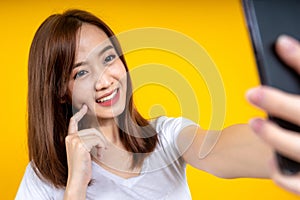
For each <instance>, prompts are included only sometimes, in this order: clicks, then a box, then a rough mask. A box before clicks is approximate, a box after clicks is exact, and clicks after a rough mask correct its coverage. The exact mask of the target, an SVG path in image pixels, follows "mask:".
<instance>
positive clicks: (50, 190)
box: [15, 162, 62, 200]
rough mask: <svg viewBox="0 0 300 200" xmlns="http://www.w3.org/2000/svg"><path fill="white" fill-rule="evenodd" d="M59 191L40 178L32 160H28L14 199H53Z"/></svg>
mask: <svg viewBox="0 0 300 200" xmlns="http://www.w3.org/2000/svg"><path fill="white" fill-rule="evenodd" d="M59 191H60V190H59V189H57V188H55V187H54V186H53V185H51V184H50V183H48V182H45V181H44V180H42V179H40V178H39V176H38V175H37V174H36V172H35V170H34V166H33V164H32V162H29V164H28V165H27V167H26V170H25V173H24V176H23V178H22V181H21V184H20V186H19V189H18V192H17V195H16V198H15V199H16V200H21V199H33V200H34V199H41V200H42V199H55V198H56V195H57V194H58V193H59ZM61 192H62V191H61Z"/></svg>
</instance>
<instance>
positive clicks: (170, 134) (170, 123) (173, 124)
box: [151, 116, 198, 147]
mask: <svg viewBox="0 0 300 200" xmlns="http://www.w3.org/2000/svg"><path fill="white" fill-rule="evenodd" d="M151 124H152V126H153V127H154V128H155V130H156V132H157V135H158V138H159V141H160V142H162V143H167V144H171V145H173V146H174V147H177V144H176V143H177V142H176V141H177V137H178V135H179V134H180V133H181V131H182V130H183V129H184V128H186V127H188V126H198V125H197V124H196V123H195V122H193V121H191V120H189V119H187V118H184V117H166V116H161V117H158V118H156V119H154V120H152V121H151Z"/></svg>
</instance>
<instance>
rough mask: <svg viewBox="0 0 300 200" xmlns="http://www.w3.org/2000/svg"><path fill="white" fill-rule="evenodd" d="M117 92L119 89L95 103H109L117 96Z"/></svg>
mask: <svg viewBox="0 0 300 200" xmlns="http://www.w3.org/2000/svg"><path fill="white" fill-rule="evenodd" d="M118 91H119V89H115V90H114V91H113V93H111V94H110V95H108V96H106V97H103V98H99V99H97V100H96V102H97V103H104V102H107V101H110V100H112V99H113V98H114V97H115V96H116V95H117V94H118Z"/></svg>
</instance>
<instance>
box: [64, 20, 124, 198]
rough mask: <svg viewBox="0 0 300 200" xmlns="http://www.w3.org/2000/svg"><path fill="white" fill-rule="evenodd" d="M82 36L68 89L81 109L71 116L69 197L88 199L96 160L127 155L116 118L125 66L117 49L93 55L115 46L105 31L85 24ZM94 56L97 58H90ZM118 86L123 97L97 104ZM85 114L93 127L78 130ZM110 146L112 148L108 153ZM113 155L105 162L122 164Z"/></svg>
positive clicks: (122, 88)
mask: <svg viewBox="0 0 300 200" xmlns="http://www.w3.org/2000/svg"><path fill="white" fill-rule="evenodd" d="M78 35H79V42H78V49H77V51H76V58H75V63H76V64H75V65H76V66H77V67H75V68H74V69H73V71H72V73H71V78H70V82H69V85H68V89H69V93H70V94H71V99H72V104H73V106H74V107H76V108H78V109H79V111H78V112H77V113H76V114H75V115H74V116H73V117H72V118H71V119H70V125H69V131H68V136H67V137H66V150H67V159H68V168H69V174H68V181H67V187H66V192H65V199H85V195H86V189H87V186H88V183H89V181H90V180H91V173H92V168H91V163H92V160H93V159H94V160H95V161H99V160H100V159H101V160H103V157H105V156H104V155H105V154H110V155H123V156H124V153H123V154H122V152H120V149H122V148H123V147H122V146H121V142H120V140H119V137H118V128H117V124H116V121H115V117H116V116H118V115H119V114H120V113H121V112H122V111H123V110H124V108H125V99H126V70H125V67H124V65H123V63H122V62H121V60H120V59H119V58H118V57H117V56H116V52H115V50H114V48H111V49H109V50H107V51H105V52H104V53H103V54H102V55H101V56H100V57H99V56H98V55H97V56H98V57H96V58H94V57H93V56H94V55H91V54H90V52H93V50H95V49H96V50H97V48H100V49H103V48H104V47H106V46H112V44H111V43H110V42H109V40H108V37H107V35H106V34H105V33H104V32H103V31H102V30H100V29H98V28H96V27H95V26H92V25H89V24H83V25H82V27H81V29H80V32H79V33H78ZM90 57H92V58H93V59H90V60H89V58H90ZM99 59H100V62H99ZM95 60H96V61H97V62H95ZM106 61H108V62H106ZM78 63H84V64H81V65H79V64H78ZM103 63H106V64H103ZM74 77H75V78H74ZM116 88H119V93H120V98H119V99H118V101H117V102H116V103H115V104H113V105H112V106H101V105H99V104H97V103H96V99H97V98H99V97H102V96H106V95H107V94H110V93H111V92H112V91H113V90H115V89H116ZM83 117H85V122H87V123H88V127H93V128H88V129H84V130H81V131H78V122H79V121H80V120H82V119H83ZM113 147H118V148H113ZM106 149H108V150H107V152H105V153H104V151H105V150H106ZM91 153H93V157H92V156H91ZM127 156H129V155H127ZM106 157H107V156H106ZM109 158H110V160H107V161H106V160H105V158H104V162H106V163H115V164H118V162H116V160H119V157H118V156H111V157H109ZM99 165H101V163H99ZM121 166H122V165H121Z"/></svg>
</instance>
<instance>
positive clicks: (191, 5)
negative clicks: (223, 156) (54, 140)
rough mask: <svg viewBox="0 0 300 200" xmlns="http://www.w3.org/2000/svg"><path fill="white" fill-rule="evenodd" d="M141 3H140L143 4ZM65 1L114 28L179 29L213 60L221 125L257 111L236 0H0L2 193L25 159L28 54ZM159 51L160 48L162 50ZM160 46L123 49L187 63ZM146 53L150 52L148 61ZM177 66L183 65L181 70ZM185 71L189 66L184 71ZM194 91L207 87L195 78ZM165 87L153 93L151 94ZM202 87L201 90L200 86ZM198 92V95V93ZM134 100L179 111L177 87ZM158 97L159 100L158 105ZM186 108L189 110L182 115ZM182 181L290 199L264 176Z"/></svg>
mask: <svg viewBox="0 0 300 200" xmlns="http://www.w3.org/2000/svg"><path fill="white" fill-rule="evenodd" d="M141 2H143V3H141ZM68 8H81V9H87V10H89V11H91V12H93V13H95V14H96V15H98V16H99V17H101V18H102V19H103V20H104V21H106V22H107V23H108V25H110V26H111V28H112V29H113V30H114V31H115V32H116V33H120V32H123V31H126V30H131V29H134V28H142V27H149V26H150V27H163V28H168V29H172V30H176V31H179V32H181V33H182V34H185V35H187V36H189V37H191V38H193V39H194V40H195V41H197V42H198V43H199V44H201V46H202V47H203V48H204V49H205V50H206V51H207V52H208V54H209V55H210V57H211V59H212V60H213V61H214V63H215V65H216V66H217V68H218V70H219V72H220V74H221V76H222V79H223V83H224V86H225V90H226V111H227V112H226V116H225V122H224V126H228V125H231V124H234V123H246V122H247V121H248V119H249V118H251V117H253V116H257V115H260V116H263V113H262V112H260V111H258V110H256V109H254V108H253V107H251V106H250V105H249V104H248V103H247V102H246V101H245V98H244V94H245V91H246V90H247V89H248V88H250V87H252V86H255V85H257V84H258V78H257V74H256V68H255V63H254V58H253V55H252V51H251V47H250V42H249V38H248V34H247V31H246V26H245V23H244V19H243V13H242V9H241V5H240V2H239V0H211V1H206V0H199V1H196V0H194V1H192V0H185V1H176V0H174V1H167V0H151V1H138V0H135V1H121V0H120V1H116V0H115V1H113V0H112V1H108V0H106V1H101V0H81V1H79V0H65V1H60V0H44V1H41V0H39V1H37V0H27V1H21V0H19V1H17V0H10V1H2V2H1V3H0V10H1V12H0V27H1V32H0V36H1V37H0V48H1V50H0V51H1V53H0V61H1V76H0V91H1V120H0V127H1V131H0V134H1V139H0V148H1V149H0V155H1V156H0V158H1V166H0V178H1V182H0V199H13V198H14V196H15V194H16V191H17V188H18V185H19V183H20V180H21V178H22V176H23V173H24V170H25V167H26V165H27V163H28V158H27V146H26V98H27V97H26V94H27V58H28V51H29V46H30V43H31V40H32V38H33V35H34V33H35V31H36V29H37V28H38V26H39V25H40V24H41V22H42V21H43V20H44V19H45V18H46V17H47V16H49V15H50V14H53V13H56V12H61V11H63V10H65V9H68ZM160 53H162V54H160ZM173 57H174V56H172V55H169V54H167V53H165V52H158V51H151V50H149V51H143V52H136V53H135V54H134V53H133V54H129V55H128V63H129V65H132V67H131V66H129V67H130V68H131V69H132V68H134V66H137V65H141V64H145V63H149V62H155V63H163V64H164V65H168V66H174V67H175V68H176V67H178V65H185V63H184V62H183V61H182V60H180V59H178V62H177V61H176V59H177V58H173ZM152 59H154V60H153V61H152ZM181 70H182V73H185V72H186V71H185V70H184V69H182V68H181ZM187 73H189V72H187ZM186 76H189V78H190V79H191V82H192V85H191V86H192V88H193V89H194V91H201V90H203V91H207V88H205V86H203V85H202V84H199V85H197V81H195V80H194V82H193V78H194V77H193V75H188V74H187V75H186ZM160 92H164V93H163V94H159V95H157V93H160ZM206 93H207V92H206ZM196 95H197V98H198V99H200V101H199V104H200V106H199V107H200V109H201V121H200V124H201V125H202V126H204V127H205V126H207V124H208V123H209V119H208V118H209V117H208V118H206V116H210V111H211V109H210V108H209V106H206V104H207V105H209V102H210V100H209V98H208V97H207V94H205V92H204V94H203V95H202V94H201V93H197V94H196ZM201 99H202V100H201ZM136 101H137V106H138V108H140V110H141V112H142V113H143V115H145V116H150V117H151V116H152V115H155V114H157V113H158V114H160V113H165V114H168V115H174V116H178V115H180V114H181V113H180V112H181V110H180V105H179V106H178V102H179V103H180V100H178V99H177V100H176V94H175V96H174V93H172V92H170V91H168V88H164V87H158V86H149V87H148V86H145V87H143V88H141V89H139V90H137V92H136ZM156 104H158V106H157V105H156ZM186 115H188V113H187V114H186ZM187 170H188V172H187V173H188V182H189V185H190V188H191V193H192V196H193V199H280V200H281V199H296V197H295V196H293V195H291V194H289V193H287V192H285V191H283V190H282V189H279V188H278V187H276V186H275V185H274V184H273V183H272V182H271V181H269V180H258V179H235V180H223V179H219V178H216V177H213V176H212V175H209V174H207V173H204V172H200V171H197V170H195V169H192V168H191V167H188V169H187Z"/></svg>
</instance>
